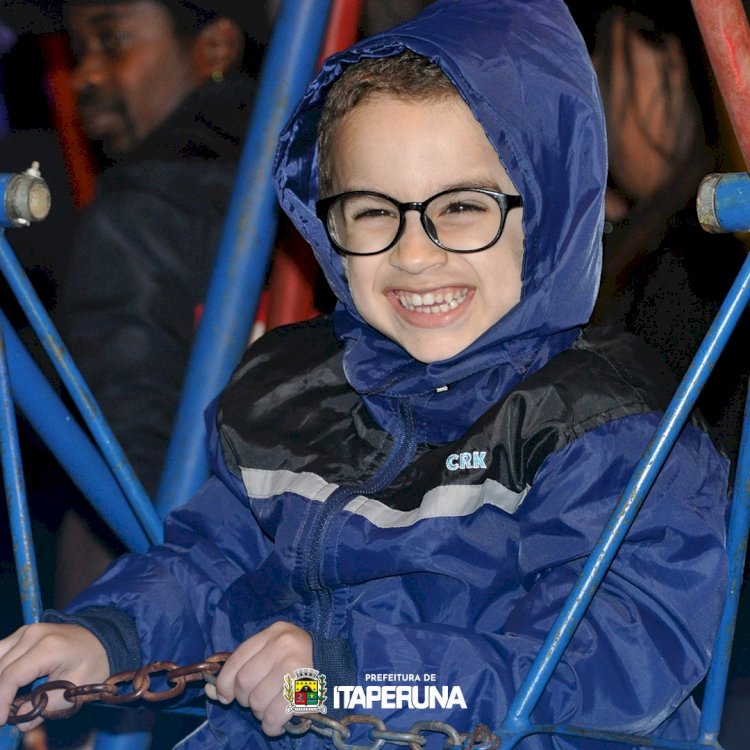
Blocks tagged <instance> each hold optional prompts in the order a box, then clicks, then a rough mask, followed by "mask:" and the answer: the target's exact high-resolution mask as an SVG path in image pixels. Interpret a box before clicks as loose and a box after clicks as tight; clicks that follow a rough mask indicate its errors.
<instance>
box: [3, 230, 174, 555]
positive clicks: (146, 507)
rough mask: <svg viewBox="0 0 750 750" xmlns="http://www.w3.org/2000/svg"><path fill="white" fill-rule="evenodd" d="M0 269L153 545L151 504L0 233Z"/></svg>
mask: <svg viewBox="0 0 750 750" xmlns="http://www.w3.org/2000/svg"><path fill="white" fill-rule="evenodd" d="M0 270H2V272H3V275H4V276H5V278H6V280H7V281H8V284H9V285H10V287H11V289H12V290H13V293H14V294H15V296H16V299H17V300H18V302H19V304H20V305H21V308H22V309H23V311H24V313H25V314H26V316H27V317H28V319H29V322H30V323H31V325H32V327H33V329H34V332H35V333H36V335H37V336H38V337H39V341H40V342H41V344H42V346H43V347H44V350H45V351H46V352H47V355H48V356H49V358H50V360H51V361H52V364H53V365H54V366H55V369H56V370H57V372H58V373H59V375H60V377H61V378H62V381H63V383H64V384H65V386H66V388H67V389H68V392H69V393H70V395H71V397H72V398H73V400H74V402H75V404H76V406H77V407H78V409H79V411H80V413H81V416H82V417H83V419H84V421H85V422H86V424H87V425H88V427H89V429H90V430H91V433H92V435H93V436H94V439H95V440H96V443H97V445H98V446H99V448H100V450H101V451H102V454H103V455H104V457H105V459H106V460H107V463H108V464H109V466H110V468H111V469H112V473H113V474H114V476H115V478H116V479H117V481H118V483H119V485H120V486H121V487H122V489H123V492H124V494H125V497H126V498H127V500H128V502H129V503H130V505H131V507H132V508H133V510H134V511H135V513H136V516H137V517H138V519H139V520H140V521H141V522H142V523H143V526H144V530H145V532H146V534H147V536H148V538H149V540H150V541H151V542H152V543H153V544H157V543H159V542H160V541H161V539H162V533H163V530H162V524H161V521H160V520H159V516H158V515H157V513H156V510H155V509H154V506H153V505H152V504H151V501H150V500H149V498H148V495H146V492H145V490H144V489H143V487H142V486H141V484H140V482H139V481H138V479H137V478H136V476H135V474H134V473H133V470H132V469H131V468H130V465H129V464H128V462H127V459H126V458H125V454H124V453H123V452H122V448H120V446H119V444H118V443H117V440H116V439H115V437H114V435H113V434H112V431H111V430H110V428H109V426H108V425H107V423H106V421H105V420H104V417H103V416H102V413H101V411H100V410H99V407H98V406H97V404H96V401H95V400H94V397H93V395H92V394H91V391H90V390H89V388H88V386H87V385H86V383H85V382H84V380H83V378H82V377H81V374H80V373H79V371H78V368H77V367H76V366H75V363H74V362H73V359H72V358H71V356H70V354H69V353H68V351H67V349H66V348H65V345H64V344H63V342H62V339H61V338H60V335H59V334H58V333H57V331H56V330H55V327H54V325H53V324H52V321H51V320H50V319H49V315H48V314H47V311H46V310H45V309H44V307H43V306H42V304H41V302H40V301H39V299H38V297H37V296H36V293H35V292H34V289H33V287H32V285H31V282H30V281H29V280H28V278H27V276H26V274H25V272H24V270H23V267H22V266H21V264H20V263H19V261H18V259H17V258H16V256H15V254H14V252H13V249H12V248H11V247H10V245H9V244H8V241H7V240H6V238H5V236H4V234H3V236H0Z"/></svg>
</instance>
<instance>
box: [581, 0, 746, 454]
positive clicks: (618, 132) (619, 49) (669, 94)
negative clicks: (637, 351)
mask: <svg viewBox="0 0 750 750" xmlns="http://www.w3.org/2000/svg"><path fill="white" fill-rule="evenodd" d="M568 5H569V7H570V9H571V11H572V14H573V17H574V18H575V20H576V22H577V23H578V25H579V27H580V29H581V31H582V33H583V35H584V37H585V38H586V40H587V43H588V46H589V50H590V51H591V53H592V58H593V61H594V66H595V68H596V72H597V76H598V79H599V85H600V88H601V91H602V98H603V103H604V109H605V114H606V118H607V135H608V142H609V187H608V190H607V197H606V205H605V212H606V218H607V222H606V225H605V226H606V228H605V235H604V267H603V272H602V285H601V289H600V292H599V298H598V301H597V306H596V309H595V311H594V321H596V322H599V323H612V324H615V325H618V326H620V327H623V328H625V329H626V330H628V331H630V332H632V333H635V334H637V335H639V336H641V338H643V339H644V340H645V341H646V342H647V343H649V344H650V345H651V346H652V347H654V348H655V349H657V350H658V351H659V352H660V353H661V354H662V356H663V357H664V359H665V360H666V362H667V364H668V365H669V366H670V368H671V369H672V371H673V372H674V374H675V375H676V376H677V377H678V378H681V377H682V376H683V375H684V374H685V371H686V370H687V368H688V366H689V364H690V362H691V360H692V358H693V356H694V354H695V352H696V351H697V349H698V346H699V345H700V342H701V341H702V339H703V337H704V335H705V333H706V331H707V330H708V327H709V325H710V324H711V321H712V320H713V319H714V317H715V315H716V313H717V311H718V309H719V305H720V304H721V302H722V301H723V299H724V297H725V295H726V293H727V292H728V290H729V287H730V285H731V283H732V281H733V280H734V278H735V276H736V274H737V272H738V271H739V268H740V266H741V264H742V261H743V260H744V257H745V253H746V250H745V248H744V247H743V245H742V244H741V243H740V242H739V241H738V240H737V239H736V238H734V237H731V236H726V235H711V234H708V233H707V232H705V231H704V230H703V229H702V228H701V227H700V225H699V223H698V219H697V213H696V208H695V196H696V193H697V190H698V186H699V184H700V182H701V180H702V179H703V177H705V175H706V174H708V173H709V172H714V171H722V170H723V169H727V170H728V171H731V170H732V167H731V166H726V165H727V164H728V162H729V161H730V160H731V157H730V155H729V154H727V153H725V152H726V151H727V149H726V148H725V141H726V138H725V137H723V136H725V135H726V134H725V133H723V132H722V118H721V116H720V109H719V106H720V105H719V104H718V100H717V96H718V94H717V92H716V85H715V82H714V81H713V78H712V76H711V68H710V65H709V62H708V58H707V55H706V53H705V48H704V46H703V42H702V39H701V35H700V31H699V29H698V26H697V24H696V21H695V17H694V15H693V13H692V12H691V11H690V9H689V8H687V9H686V10H685V12H683V13H674V12H672V11H670V10H669V9H667V8H666V7H665V6H664V7H663V6H662V5H659V4H658V3H649V2H646V1H645V0H618V1H617V2H614V3H611V2H606V3H605V2H598V3H597V2H594V3H593V5H592V3H591V2H586V3H584V2H579V0H569V2H568ZM749 325H750V320H748V316H747V315H746V316H745V320H744V321H743V323H742V330H743V331H745V332H747V331H748V328H749ZM745 335H746V334H745ZM742 338H743V334H742V333H741V332H740V331H738V332H737V334H736V335H735V337H734V340H733V342H731V343H730V347H729V348H728V350H727V351H726V353H725V355H724V356H723V357H722V358H721V359H720V361H719V363H718V365H717V367H716V369H715V371H714V373H713V375H712V377H711V378H710V380H709V382H708V384H707V386H706V388H705V389H704V391H703V393H702V395H701V397H700V399H699V402H698V405H699V407H700V409H701V412H702V414H703V416H704V418H705V419H706V421H707V422H708V423H709V427H710V428H711V430H712V434H713V436H714V438H715V440H716V441H717V442H718V443H719V444H720V445H721V447H722V448H723V449H724V450H725V451H726V452H727V453H728V454H729V456H730V457H731V458H732V459H736V457H737V450H738V445H739V431H740V425H741V419H742V409H743V404H744V395H745V389H746V384H747V373H746V371H745V366H744V362H745V357H744V354H742V349H741V348H740V342H741V339H742Z"/></svg>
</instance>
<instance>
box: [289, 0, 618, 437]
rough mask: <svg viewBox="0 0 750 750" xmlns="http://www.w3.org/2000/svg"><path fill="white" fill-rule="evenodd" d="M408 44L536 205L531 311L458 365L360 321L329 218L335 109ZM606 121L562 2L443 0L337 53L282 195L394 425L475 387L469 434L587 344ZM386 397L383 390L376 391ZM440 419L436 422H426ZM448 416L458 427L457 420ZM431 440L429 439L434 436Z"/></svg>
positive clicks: (352, 363) (299, 114) (301, 128)
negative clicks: (343, 88)
mask: <svg viewBox="0 0 750 750" xmlns="http://www.w3.org/2000/svg"><path fill="white" fill-rule="evenodd" d="M404 49H410V50H412V51H413V52H416V53H417V54H421V55H423V56H425V57H428V58H430V59H431V60H433V61H435V62H436V63H437V64H439V65H440V67H441V68H442V69H443V71H444V72H445V73H446V75H447V76H448V78H449V79H450V80H451V81H452V82H453V84H454V85H455V86H456V89H457V90H458V92H459V94H460V95H461V96H462V97H463V99H464V100H465V102H466V103H467V105H468V106H469V108H470V109H471V111H472V112H473V114H474V116H475V117H476V119H477V120H478V121H479V123H480V124H481V125H482V127H483V128H484V131H485V133H486V135H487V137H488V138H489V140H490V142H491V143H492V145H493V146H494V148H495V150H496V151H497V153H498V156H499V157H500V161H501V162H502V164H503V166H504V168H505V170H506V171H507V173H508V174H509V176H510V177H511V179H512V180H513V183H514V184H515V186H516V188H517V189H518V191H519V193H520V194H521V195H522V196H523V200H524V209H523V228H524V234H525V251H524V264H523V273H522V293H521V300H520V302H519V303H518V304H517V305H516V306H515V307H514V308H513V309H512V310H510V311H509V312H508V313H507V314H506V315H505V316H504V317H503V318H502V319H501V320H500V321H498V322H497V323H496V324H495V325H494V326H492V327H491V328H490V329H489V330H488V331H486V332H485V333H484V334H483V335H482V336H480V337H479V338H478V339H477V340H476V341H474V343H473V344H471V345H470V346H469V347H467V348H466V349H465V350H463V351H462V352H460V353H459V354H457V355H456V356H454V357H452V358H451V359H448V360H444V361H441V362H435V363H431V364H423V363H420V362H417V361H416V360H414V359H413V358H412V357H410V356H409V355H408V354H407V353H406V352H405V351H404V350H403V349H401V347H400V346H399V345H397V344H396V343H395V342H392V341H390V340H389V339H387V338H386V337H384V336H383V335H382V334H380V333H378V332H377V331H375V330H374V329H373V328H372V327H370V326H369V325H368V324H367V323H365V322H364V321H363V320H362V318H361V317H360V316H359V314H358V313H357V310H356V308H355V307H354V304H353V302H352V298H351V295H350V293H349V288H348V285H347V282H346V279H345V276H344V271H343V266H342V263H341V259H340V257H339V256H338V255H337V254H336V252H335V251H334V250H333V248H332V247H331V245H330V243H329V241H328V238H327V236H326V233H325V230H324V228H323V225H322V224H321V222H320V221H319V220H318V219H317V217H316V216H315V201H316V200H317V199H318V197H319V196H318V178H317V155H316V154H314V153H313V148H312V144H314V143H315V140H316V130H317V123H318V119H319V115H320V110H321V106H322V104H323V102H324V100H325V97H326V94H327V92H328V90H329V88H330V86H331V85H332V83H333V82H334V81H335V80H336V79H337V78H338V77H339V76H340V74H341V72H342V71H343V69H344V68H345V67H346V66H348V65H351V64H352V63H356V62H357V61H359V60H361V59H363V58H368V57H387V56H392V55H397V54H399V53H400V52H402V51H403V50H404ZM606 172H607V163H606V140H605V129H604V118H603V112H602V106H601V101H600V97H599V91H598V86H597V83H596V77H595V74H594V71H593V68H592V65H591V62H590V58H589V55H588V52H587V49H586V46H585V44H584V42H583V40H582V38H581V35H580V33H579V31H578V29H577V27H576V26H575V24H574V22H573V20H572V19H571V17H570V14H569V12H568V10H567V8H566V6H565V5H564V4H563V3H562V2H559V1H558V0H438V2H435V3H434V4H432V5H431V6H429V7H428V8H427V10H425V11H424V12H423V13H422V14H420V15H419V16H417V17H415V18H414V19H412V20H411V21H409V22H407V23H405V24H403V25H401V26H399V27H396V28H394V29H391V30H388V31H386V32H383V33H381V34H378V35H376V36H373V37H370V38H368V39H365V40H364V41H362V42H360V43H358V44H356V45H355V46H353V47H351V48H350V49H348V50H346V51H344V52H342V53H340V54H337V55H335V56H333V57H331V58H329V59H328V60H327V61H326V62H325V63H324V65H323V67H322V69H321V71H320V73H319V74H318V76H317V77H316V78H315V79H314V80H313V81H312V83H311V84H310V86H309V87H308V90H307V92H306V94H305V96H304V97H303V99H302V101H301V102H300V104H299V105H298V107H297V110H296V112H295V114H294V115H293V116H292V118H291V120H290V122H289V124H288V125H287V127H286V128H285V130H284V131H283V133H282V136H281V140H280V144H279V151H278V155H277V162H276V170H275V178H276V184H277V189H278V194H279V200H280V202H281V205H282V207H283V208H284V210H285V211H286V212H287V213H288V214H289V216H290V217H291V219H292V221H294V223H295V224H296V226H297V228H298V229H299V230H300V232H301V233H302V235H303V236H304V237H305V238H306V239H307V240H308V241H309V242H310V244H311V245H312V247H313V250H314V252H315V255H316V257H317V259H318V262H319V263H320V265H321V266H322V268H323V270H324V272H325V275H326V278H327V279H328V282H329V284H330V285H331V287H332V289H333V291H334V293H335V294H336V296H337V298H338V300H339V304H338V306H337V309H336V313H335V318H336V330H337V333H338V335H339V336H340V338H341V339H342V341H343V343H344V347H345V355H344V365H345V370H346V374H347V378H348V379H349V381H350V383H351V384H352V386H353V387H354V388H355V389H356V390H358V391H359V392H360V393H362V394H365V395H367V394H369V395H370V397H369V398H366V403H367V405H368V407H369V408H370V411H371V412H373V413H374V414H375V416H376V418H377V419H378V421H380V422H381V423H383V422H386V423H387V422H388V417H387V415H386V414H384V413H383V412H384V411H387V410H388V406H387V405H386V403H385V402H386V401H387V399H388V398H393V397H403V396H411V397H415V396H416V397H419V396H421V397H422V398H423V399H424V400H425V404H424V406H425V408H426V410H427V412H429V411H431V409H430V403H428V402H432V403H433V405H435V408H436V409H437V408H439V409H445V403H443V404H442V406H440V407H437V405H436V404H435V403H434V402H435V399H432V398H431V397H430V394H432V393H434V391H435V389H437V388H441V390H443V391H444V389H443V388H442V387H443V386H445V385H450V386H453V385H454V384H457V383H464V384H465V386H466V387H470V388H471V389H472V390H471V392H472V395H473V396H476V401H477V404H476V406H474V407H473V408H471V409H469V410H468V411H467V410H466V406H467V405H466V403H465V401H466V399H462V400H463V401H464V403H463V404H462V405H461V408H460V409H457V410H456V413H455V414H454V418H455V419H456V420H457V422H456V428H455V429H453V430H452V429H448V430H447V432H446V431H440V430H439V431H438V433H439V434H433V435H431V436H429V437H431V439H442V438H446V437H447V436H448V433H450V432H455V433H456V436H457V435H459V434H461V433H462V431H463V429H462V425H463V427H466V426H468V424H470V423H471V422H473V421H474V420H475V419H476V418H478V416H480V415H481V413H483V412H484V410H486V408H488V407H489V406H490V405H491V403H494V402H495V401H497V399H498V398H500V397H502V396H503V395H504V394H505V393H507V392H508V391H509V390H510V388H512V387H513V386H514V385H516V384H517V383H518V382H519V381H520V379H521V378H522V377H524V376H525V375H527V374H529V373H530V372H532V371H535V370H537V369H539V367H541V366H543V365H544V364H545V363H546V362H547V361H548V360H549V359H550V358H551V357H552V356H554V355H555V354H557V353H558V352H559V351H561V350H562V349H565V348H567V347H568V346H570V344H571V343H572V342H573V341H574V340H575V338H576V337H577V335H578V333H579V328H580V326H582V325H583V324H585V323H586V322H587V321H588V319H589V316H590V315H591V311H592V309H593V305H594V300H595V297H596V292H597V289H598V283H599V274H600V269H601V237H602V222H603V208H604V188H605V185H606ZM376 394H377V395H376ZM425 416H426V418H429V414H425ZM443 421H444V422H445V421H446V420H445V419H444V420H443ZM428 432H429V430H428Z"/></svg>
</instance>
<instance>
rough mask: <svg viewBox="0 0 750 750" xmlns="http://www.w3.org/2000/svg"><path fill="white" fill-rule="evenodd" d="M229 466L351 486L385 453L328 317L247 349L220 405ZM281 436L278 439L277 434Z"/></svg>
mask: <svg viewBox="0 0 750 750" xmlns="http://www.w3.org/2000/svg"><path fill="white" fill-rule="evenodd" d="M217 421H218V424H219V426H220V435H221V441H222V447H223V450H224V457H225V459H226V461H227V464H228V466H229V468H230V469H231V470H232V471H234V472H237V471H238V467H239V466H247V467H249V466H252V467H253V468H258V469H268V470H273V469H286V470H289V471H296V472H301V471H312V472H314V473H316V474H318V475H320V476H325V477H327V478H329V481H335V482H339V483H351V482H354V481H356V480H357V479H358V478H359V477H360V476H361V472H362V471H365V470H366V469H367V467H368V466H372V467H373V470H374V469H375V468H376V467H377V466H378V465H379V462H380V461H382V460H383V459H384V457H385V456H386V455H387V454H388V449H389V446H390V444H391V438H390V436H389V435H387V434H386V433H385V432H383V431H382V430H379V429H377V428H376V427H375V425H374V424H373V423H372V421H371V419H370V417H369V415H367V413H366V412H365V409H364V407H363V405H362V403H361V401H360V399H359V396H358V395H357V394H356V393H355V392H354V391H353V390H352V389H351V387H350V386H349V384H348V383H347V382H346V378H345V377H344V371H343V367H342V350H341V348H340V346H339V344H338V342H337V341H336V338H335V336H334V333H333V323H332V321H331V319H330V318H329V317H321V318H316V319H314V320H311V321H307V322H303V323H296V324H293V325H289V326H283V327H281V328H276V329H274V330H273V331H270V332H269V333H267V334H266V335H265V336H263V337H262V338H261V339H259V340H258V341H257V342H256V343H255V344H253V346H252V347H250V349H248V351H247V352H246V354H245V356H244V358H243V360H242V362H241V364H240V365H239V367H238V368H237V370H236V371H235V373H234V375H233V376H232V379H231V381H230V383H229V386H228V387H227V389H226V390H225V391H224V393H223V395H222V397H221V400H220V402H219V410H218V413H217ZM282 436H283V442H281V440H280V438H281V437H282Z"/></svg>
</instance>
